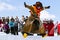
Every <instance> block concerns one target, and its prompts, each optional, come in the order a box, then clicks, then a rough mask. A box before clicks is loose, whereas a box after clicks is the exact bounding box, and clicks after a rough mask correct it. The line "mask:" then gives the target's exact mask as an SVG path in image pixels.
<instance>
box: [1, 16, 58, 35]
mask: <svg viewBox="0 0 60 40" xmlns="http://www.w3.org/2000/svg"><path fill="white" fill-rule="evenodd" d="M27 19H28V16H26V17H24V15H23V16H22V18H21V19H19V18H18V16H16V17H15V18H14V17H11V18H10V17H9V16H8V17H0V32H5V33H7V34H9V33H11V34H14V35H18V32H20V31H22V28H23V27H24V24H25V22H26V20H27ZM43 25H44V28H45V30H48V32H50V30H51V28H54V26H55V25H54V22H53V20H43ZM57 25H58V24H57ZM52 31H54V29H53V30H52ZM51 33H52V32H51ZM52 34H53V33H52ZM48 35H49V34H48Z"/></svg>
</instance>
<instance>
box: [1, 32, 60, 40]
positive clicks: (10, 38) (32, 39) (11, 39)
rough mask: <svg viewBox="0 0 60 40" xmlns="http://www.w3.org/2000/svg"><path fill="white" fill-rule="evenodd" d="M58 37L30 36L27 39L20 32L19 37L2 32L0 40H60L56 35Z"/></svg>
mask: <svg viewBox="0 0 60 40" xmlns="http://www.w3.org/2000/svg"><path fill="white" fill-rule="evenodd" d="M55 35H56V36H51V37H48V36H47V37H44V38H42V37H41V36H28V37H27V38H24V37H23V36H22V34H21V32H19V35H12V34H11V33H9V34H6V33H4V32H0V40H59V39H60V36H58V35H57V34H55Z"/></svg>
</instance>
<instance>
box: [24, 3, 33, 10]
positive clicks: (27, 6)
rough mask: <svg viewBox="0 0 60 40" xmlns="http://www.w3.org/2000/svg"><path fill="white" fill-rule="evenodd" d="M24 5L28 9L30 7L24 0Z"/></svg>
mask: <svg viewBox="0 0 60 40" xmlns="http://www.w3.org/2000/svg"><path fill="white" fill-rule="evenodd" d="M24 6H25V7H26V8H28V9H31V7H32V6H29V5H27V4H26V3H25V2H24Z"/></svg>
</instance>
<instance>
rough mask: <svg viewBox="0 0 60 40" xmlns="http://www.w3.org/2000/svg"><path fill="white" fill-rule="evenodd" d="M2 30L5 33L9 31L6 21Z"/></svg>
mask: <svg viewBox="0 0 60 40" xmlns="http://www.w3.org/2000/svg"><path fill="white" fill-rule="evenodd" d="M4 32H5V33H7V34H8V33H9V32H10V31H9V25H8V22H6V23H5V25H4Z"/></svg>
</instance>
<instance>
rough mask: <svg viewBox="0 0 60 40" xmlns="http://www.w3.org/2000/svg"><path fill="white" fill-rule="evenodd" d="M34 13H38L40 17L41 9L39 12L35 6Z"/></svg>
mask: <svg viewBox="0 0 60 40" xmlns="http://www.w3.org/2000/svg"><path fill="white" fill-rule="evenodd" d="M33 8H34V11H35V12H36V13H37V15H38V17H39V16H40V12H41V8H40V9H39V10H38V9H37V8H36V7H35V6H33Z"/></svg>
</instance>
